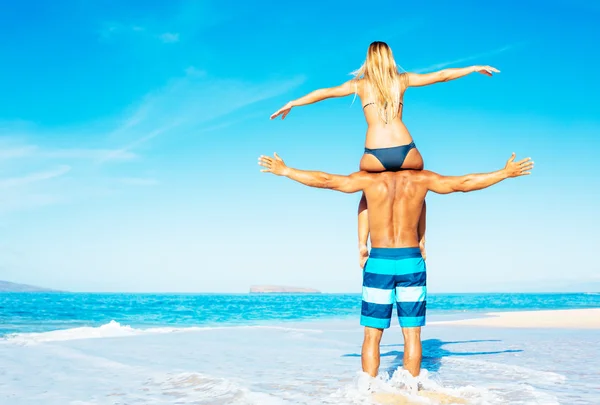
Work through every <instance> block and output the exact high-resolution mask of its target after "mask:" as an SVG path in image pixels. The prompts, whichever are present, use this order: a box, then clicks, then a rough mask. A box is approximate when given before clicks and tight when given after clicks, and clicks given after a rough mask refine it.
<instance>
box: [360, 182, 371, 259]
mask: <svg viewBox="0 0 600 405" xmlns="http://www.w3.org/2000/svg"><path fill="white" fill-rule="evenodd" d="M368 240H369V212H368V211H367V199H366V198H365V193H362V197H361V199H360V203H359V204H358V264H359V265H360V267H361V268H364V267H365V263H366V262H367V259H368V257H369V249H368V248H367V242H368Z"/></svg>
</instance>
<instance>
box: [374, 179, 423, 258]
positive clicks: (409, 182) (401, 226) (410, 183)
mask: <svg viewBox="0 0 600 405" xmlns="http://www.w3.org/2000/svg"><path fill="white" fill-rule="evenodd" d="M428 173H429V172H428ZM365 175H366V176H369V177H372V178H373V180H372V181H371V185H370V186H369V187H367V188H365V190H364V192H365V197H366V198H367V204H368V206H369V224H370V225H369V226H370V232H371V246H372V247H417V246H419V238H418V235H417V226H418V223H419V218H420V216H421V210H422V208H423V201H424V200H425V195H426V194H427V191H428V189H427V187H426V185H425V184H426V182H424V181H423V177H424V176H426V174H424V173H423V172H422V171H413V170H405V171H401V172H384V173H368V174H365Z"/></svg>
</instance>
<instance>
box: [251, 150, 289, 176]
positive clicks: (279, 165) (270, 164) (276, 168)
mask: <svg viewBox="0 0 600 405" xmlns="http://www.w3.org/2000/svg"><path fill="white" fill-rule="evenodd" d="M274 156H275V157H269V156H264V155H261V157H259V158H258V164H259V165H260V166H262V167H265V168H266V169H262V170H261V172H267V173H273V174H275V175H277V176H285V175H286V173H287V171H288V170H289V167H287V166H286V165H285V163H284V162H283V160H282V159H281V158H280V157H279V155H277V153H274Z"/></svg>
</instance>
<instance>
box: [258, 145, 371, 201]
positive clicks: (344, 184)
mask: <svg viewBox="0 0 600 405" xmlns="http://www.w3.org/2000/svg"><path fill="white" fill-rule="evenodd" d="M258 164H259V165H261V166H262V167H264V169H262V170H261V172H266V173H273V174H275V175H277V176H284V177H288V178H290V179H292V180H295V181H297V182H298V183H302V184H304V185H306V186H309V187H316V188H327V189H331V190H336V191H341V192H343V193H356V192H357V191H361V190H364V188H365V187H367V186H368V185H369V184H370V182H371V179H372V176H370V175H369V174H368V173H366V172H357V173H352V174H351V175H349V176H340V175H337V174H329V173H325V172H316V171H307V170H298V169H294V168H292V167H288V166H286V164H285V163H284V162H283V160H282V159H281V158H280V157H279V156H278V155H277V153H275V157H270V156H261V157H259V158H258Z"/></svg>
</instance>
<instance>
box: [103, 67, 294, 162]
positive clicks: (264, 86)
mask: <svg viewBox="0 0 600 405" xmlns="http://www.w3.org/2000/svg"><path fill="white" fill-rule="evenodd" d="M303 81H304V77H295V78H291V79H287V80H272V81H266V82H263V83H259V84H257V83H249V82H246V81H241V80H235V79H220V78H211V77H210V76H209V75H207V74H206V73H205V72H204V71H202V70H199V69H196V68H194V67H189V68H187V69H186V75H185V76H183V77H180V78H177V79H174V80H172V81H171V82H170V83H169V84H167V85H166V86H165V87H163V88H162V89H160V90H158V91H155V92H153V93H152V94H149V95H147V96H146V97H144V99H143V101H142V102H141V103H140V105H139V107H138V108H137V109H135V110H134V111H133V112H132V113H131V115H130V116H129V117H127V118H125V119H124V120H123V121H124V124H123V125H122V127H120V128H117V129H115V131H114V134H119V136H118V138H119V139H128V142H127V143H125V144H124V145H123V146H122V147H120V148H118V149H116V150H115V151H114V152H113V154H107V155H106V156H104V157H103V158H102V159H99V160H98V162H99V163H101V162H107V161H111V160H113V157H114V155H117V156H123V155H127V154H133V152H132V150H134V149H136V148H139V147H140V146H142V145H143V144H145V143H147V142H148V141H150V140H152V139H154V138H156V137H158V136H162V135H166V134H168V133H172V132H174V130H175V129H177V130H180V131H186V132H187V131H197V132H198V133H201V132H204V130H205V129H206V125H207V124H210V122H211V121H214V120H216V119H218V118H220V117H223V116H225V115H228V114H230V113H233V112H234V111H237V110H240V109H242V108H244V107H247V106H250V105H252V104H255V103H258V102H261V101H263V100H267V99H269V98H272V97H276V96H278V95H280V94H283V93H286V92H288V91H290V90H291V89H293V88H295V87H297V86H298V85H300V84H301V83H302V82H303ZM222 124H223V123H219V125H222Z"/></svg>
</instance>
